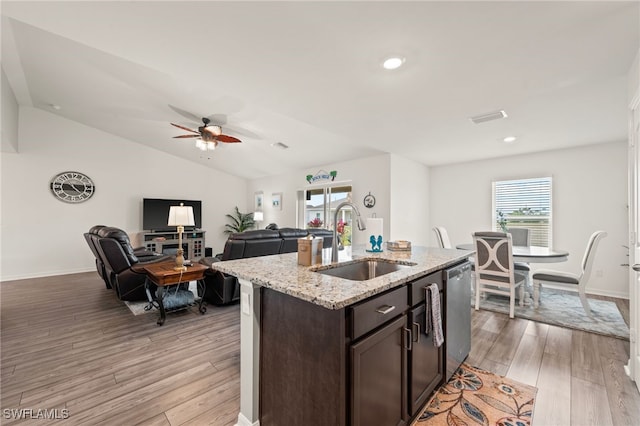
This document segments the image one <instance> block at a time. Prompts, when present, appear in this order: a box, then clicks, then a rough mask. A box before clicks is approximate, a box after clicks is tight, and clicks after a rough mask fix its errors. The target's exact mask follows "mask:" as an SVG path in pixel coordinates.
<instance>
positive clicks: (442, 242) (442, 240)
mask: <svg viewBox="0 0 640 426" xmlns="http://www.w3.org/2000/svg"><path fill="white" fill-rule="evenodd" d="M433 232H435V233H436V240H437V241H438V245H439V246H440V248H453V246H452V245H451V240H449V234H448V233H447V230H446V229H445V228H443V227H442V226H435V227H434V228H433Z"/></svg>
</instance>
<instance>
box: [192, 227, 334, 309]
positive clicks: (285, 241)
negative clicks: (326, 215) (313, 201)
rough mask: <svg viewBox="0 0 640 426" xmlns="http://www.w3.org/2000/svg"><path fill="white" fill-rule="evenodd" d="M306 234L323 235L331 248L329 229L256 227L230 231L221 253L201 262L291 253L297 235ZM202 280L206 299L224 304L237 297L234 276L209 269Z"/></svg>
mask: <svg viewBox="0 0 640 426" xmlns="http://www.w3.org/2000/svg"><path fill="white" fill-rule="evenodd" d="M309 234H312V235H315V236H318V237H323V238H324V240H323V248H331V244H332V242H333V232H332V231H330V230H328V229H313V228H312V229H298V228H280V229H277V230H271V229H257V230H253V231H245V232H240V233H235V234H231V235H229V238H228V239H227V242H226V243H225V245H224V251H223V252H222V253H220V254H218V255H216V256H214V257H205V258H202V259H201V260H200V263H202V264H204V265H207V266H211V264H212V263H214V262H220V261H222V260H233V259H246V258H250V257H258V256H269V255H274V254H282V253H293V252H296V251H298V239H299V238H303V237H306V236H307V235H309ZM205 282H206V286H207V291H206V293H205V300H206V301H207V302H209V303H213V304H215V305H224V304H228V303H233V302H236V301H237V300H239V299H240V286H239V284H238V280H237V279H236V277H234V276H231V275H226V274H223V273H222V272H218V271H214V270H213V269H210V270H208V271H207V273H206V277H205Z"/></svg>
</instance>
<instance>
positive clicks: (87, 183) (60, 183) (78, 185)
mask: <svg viewBox="0 0 640 426" xmlns="http://www.w3.org/2000/svg"><path fill="white" fill-rule="evenodd" d="M50 188H51V192H52V193H53V195H55V197H56V198H57V199H59V200H61V201H64V202H66V203H81V202H83V201H87V200H88V199H89V198H91V196H92V195H93V193H94V192H95V190H96V186H95V185H94V184H93V181H92V180H91V178H89V176H87V175H85V174H83V173H80V172H63V173H60V174H58V175H56V177H54V178H53V179H51V183H50Z"/></svg>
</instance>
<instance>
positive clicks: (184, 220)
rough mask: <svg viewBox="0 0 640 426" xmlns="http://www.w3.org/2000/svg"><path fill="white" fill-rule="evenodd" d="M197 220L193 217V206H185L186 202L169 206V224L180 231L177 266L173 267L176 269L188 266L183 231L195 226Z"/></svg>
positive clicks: (184, 269) (182, 269) (181, 269)
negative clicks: (185, 259) (185, 257)
mask: <svg viewBox="0 0 640 426" xmlns="http://www.w3.org/2000/svg"><path fill="white" fill-rule="evenodd" d="M195 224H196V221H195V219H194V218H193V207H191V206H185V205H184V203H180V205H179V206H171V207H169V221H168V222H167V225H168V226H175V227H177V231H178V251H177V252H176V266H175V268H173V269H174V270H176V271H186V270H187V267H186V266H184V256H183V254H184V250H183V249H182V233H183V232H184V227H185V225H186V226H195Z"/></svg>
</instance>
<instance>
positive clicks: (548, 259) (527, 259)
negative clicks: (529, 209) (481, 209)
mask: <svg viewBox="0 0 640 426" xmlns="http://www.w3.org/2000/svg"><path fill="white" fill-rule="evenodd" d="M456 248H457V249H458V250H468V251H474V252H475V250H476V249H475V246H474V245H473V243H465V244H458V245H456ZM511 254H512V255H513V261H514V262H522V263H556V262H566V261H567V260H568V259H569V252H568V251H566V250H558V249H553V248H549V247H540V246H511ZM524 286H525V297H524V304H525V305H526V306H532V305H533V301H532V299H531V295H532V294H533V289H532V288H531V283H530V282H529V278H527V280H526V282H525V284H524ZM474 290H475V289H474Z"/></svg>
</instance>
